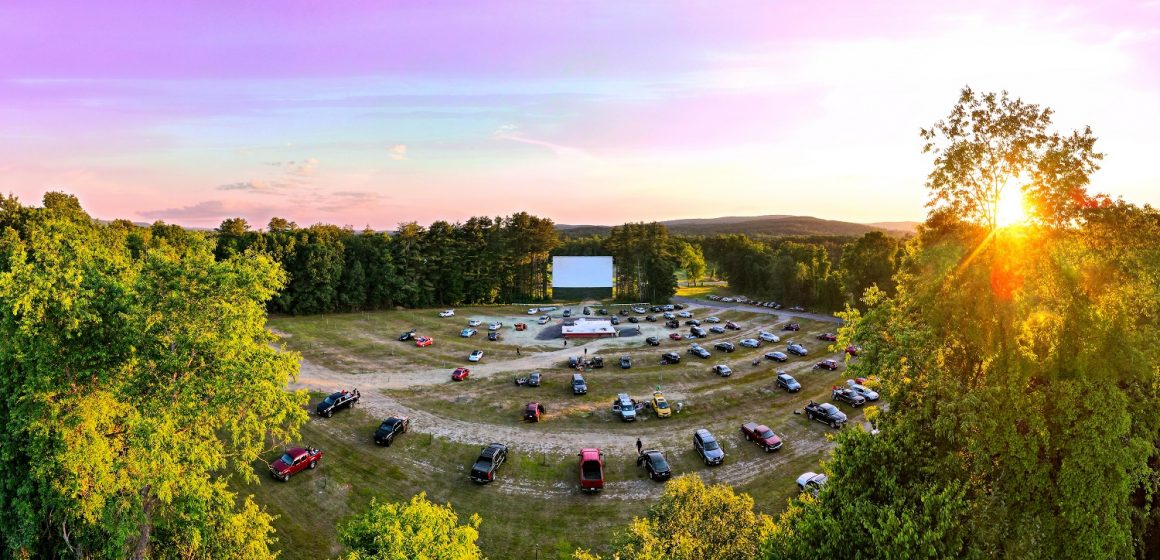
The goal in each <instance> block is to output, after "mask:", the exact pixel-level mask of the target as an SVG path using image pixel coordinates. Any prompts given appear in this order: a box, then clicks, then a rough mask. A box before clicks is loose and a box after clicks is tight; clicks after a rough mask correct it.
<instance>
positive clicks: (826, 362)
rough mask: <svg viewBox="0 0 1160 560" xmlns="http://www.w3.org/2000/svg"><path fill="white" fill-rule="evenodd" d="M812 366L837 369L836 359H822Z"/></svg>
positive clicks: (831, 369)
mask: <svg viewBox="0 0 1160 560" xmlns="http://www.w3.org/2000/svg"><path fill="white" fill-rule="evenodd" d="M814 367H816V368H822V369H828V370H830V371H834V370H836V369H838V362H837V360H822V361H820V362H818V363H816V364H814Z"/></svg>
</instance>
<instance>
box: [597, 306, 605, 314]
mask: <svg viewBox="0 0 1160 560" xmlns="http://www.w3.org/2000/svg"><path fill="white" fill-rule="evenodd" d="M596 314H597V315H608V310H607V309H604V308H603V307H601V308H600V309H598V310H596Z"/></svg>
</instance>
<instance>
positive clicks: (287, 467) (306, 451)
mask: <svg viewBox="0 0 1160 560" xmlns="http://www.w3.org/2000/svg"><path fill="white" fill-rule="evenodd" d="M320 459H322V451H321V450H319V449H315V448H313V447H305V448H303V447H291V448H290V449H287V450H286V452H285V453H283V454H282V456H281V457H279V458H278V460H276V461H274V462H273V463H270V474H272V475H274V478H276V479H278V480H281V481H282V482H286V481H287V480H290V477H291V476H292V475H296V474H298V473H299V472H301V471H303V470H306V469H313V468H314V467H317V466H318V461H319V460H320Z"/></svg>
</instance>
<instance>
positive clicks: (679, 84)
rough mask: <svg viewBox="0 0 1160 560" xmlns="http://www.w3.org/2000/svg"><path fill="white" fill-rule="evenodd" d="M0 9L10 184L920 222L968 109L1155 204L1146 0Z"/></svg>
mask: <svg viewBox="0 0 1160 560" xmlns="http://www.w3.org/2000/svg"><path fill="white" fill-rule="evenodd" d="M878 4H879V3H869V2H853V1H841V2H838V1H833V2H796V1H778V0H763V1H760V2H708V1H700V2H673V1H665V2H623V1H608V2H569V3H565V2H554V1H553V2H526V3H514V2H438V1H436V2H431V1H426V2H387V1H382V0H379V1H367V2H341V3H334V4H321V3H317V2H309V3H308V2H296V1H290V2H287V1H280V2H265V3H258V2H134V3H130V2H117V1H115V0H114V1H110V2H102V3H99V5H98V4H93V5H92V6H93V7H90V8H79V7H77V6H82V5H84V4H81V3H78V2H59V1H52V0H45V1H39V2H23V3H17V2H7V3H0V190H2V191H4V192H11V193H15V194H16V195H18V196H20V197H21V198H22V199H23V200H24V201H25V202H26V203H32V202H38V201H39V199H40V197H41V195H42V194H43V193H44V191H46V190H64V191H68V192H72V193H75V194H77V195H78V196H79V197H80V198H81V201H82V203H83V204H84V205H85V207H86V208H87V209H88V210H89V211H90V212H91V213H93V214H94V215H96V216H98V217H102V218H116V217H123V218H129V219H133V220H140V221H152V220H157V219H161V220H165V221H167V222H172V223H179V224H183V225H190V226H209V227H212V226H216V225H217V224H218V223H220V222H221V220H222V219H224V218H227V217H233V216H243V217H246V218H247V219H249V220H250V221H251V223H252V224H253V225H255V226H262V225H264V224H265V223H266V222H267V221H268V220H269V218H270V217H271V216H275V215H277V216H282V217H286V218H289V219H293V220H295V221H297V222H299V223H300V224H303V225H305V224H310V223H316V222H329V223H337V224H349V225H353V226H355V227H362V226H364V225H370V226H372V227H374V228H377V229H389V228H393V227H394V226H395V225H396V224H397V223H398V222H400V221H408V220H418V221H419V222H420V223H428V222H430V221H432V220H435V219H447V220H451V221H455V220H461V219H464V218H466V217H468V216H471V215H480V214H487V215H497V214H509V213H511V212H515V211H519V210H527V211H529V212H532V213H535V214H538V215H542V216H547V217H551V218H553V219H555V220H556V221H557V222H562V223H620V222H624V221H629V220H651V219H673V218H689V217H713V216H721V215H758V214H804V215H813V216H818V217H823V218H833V219H842V220H850V221H861V222H870V221H880V220H908V219H921V218H922V217H923V215H924V209H923V203H924V202H925V191H924V189H923V186H922V183H923V179H924V177H925V174H926V173H927V171H928V170H929V168H930V159H929V157H928V156H924V155H922V154H921V153H920V150H921V142H920V140H919V138H918V129H919V127H922V126H927V125H929V124H931V123H932V122H934V121H935V120H937V119H938V118H940V117H942V116H943V115H945V114H946V113H947V111H949V109H950V107H951V106H952V104H953V103H954V101H955V99H956V96H957V94H958V90H959V89H960V88H961V87H962V86H963V85H967V84H969V85H971V86H972V87H974V88H975V89H976V90H991V89H1008V90H1010V91H1011V92H1012V93H1013V94H1015V95H1018V96H1022V97H1023V98H1024V99H1026V100H1028V101H1031V102H1036V103H1041V104H1045V105H1050V106H1051V107H1053V108H1054V109H1055V110H1056V123H1057V125H1058V126H1059V127H1061V128H1074V127H1080V126H1083V125H1091V126H1092V127H1093V129H1094V130H1095V132H1096V134H1097V135H1098V136H1099V137H1100V142H1099V143H1098V144H1097V146H1098V148H1099V149H1101V150H1103V151H1105V152H1107V153H1108V157H1107V158H1106V159H1105V160H1104V166H1103V167H1104V169H1103V170H1102V171H1100V172H1099V173H1097V174H1096V176H1095V177H1094V181H1093V186H1092V189H1093V190H1095V191H1099V192H1105V193H1109V194H1112V195H1121V196H1123V197H1124V198H1126V199H1127V200H1130V201H1133V202H1140V203H1143V202H1149V203H1152V204H1157V203H1160V182H1158V181H1157V172H1156V171H1155V167H1154V166H1153V165H1151V163H1152V162H1153V161H1155V159H1156V157H1157V156H1156V155H1155V154H1157V153H1158V152H1160V140H1157V135H1156V131H1157V130H1160V110H1157V107H1160V71H1158V70H1157V69H1160V0H1144V1H1136V2H1105V3H1099V4H1093V3H1086V4H1080V3H1076V4H1072V5H1069V4H1064V3H1060V2H1032V3H1021V2H1012V1H1003V2H990V1H981V2H963V3H949V2H929V1H923V2H919V1H910V0H907V1H903V2H891V3H881V4H883V5H878Z"/></svg>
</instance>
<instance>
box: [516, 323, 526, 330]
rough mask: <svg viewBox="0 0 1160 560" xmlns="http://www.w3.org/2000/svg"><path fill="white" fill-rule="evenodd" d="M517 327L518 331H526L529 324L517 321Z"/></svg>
mask: <svg viewBox="0 0 1160 560" xmlns="http://www.w3.org/2000/svg"><path fill="white" fill-rule="evenodd" d="M515 327H516V330H517V331H526V330H528V324H527V323H516V324H515Z"/></svg>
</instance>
